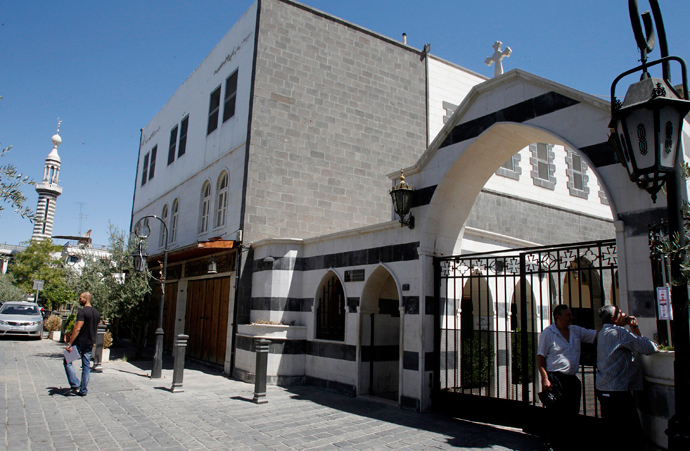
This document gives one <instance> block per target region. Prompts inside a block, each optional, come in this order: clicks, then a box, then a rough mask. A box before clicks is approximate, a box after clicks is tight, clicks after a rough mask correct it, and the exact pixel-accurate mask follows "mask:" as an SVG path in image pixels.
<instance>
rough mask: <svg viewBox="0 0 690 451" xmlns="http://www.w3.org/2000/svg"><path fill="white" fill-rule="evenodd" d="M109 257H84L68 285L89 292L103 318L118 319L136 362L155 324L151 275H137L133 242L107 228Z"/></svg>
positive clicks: (119, 232) (117, 230) (156, 305)
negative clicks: (129, 342)
mask: <svg viewBox="0 0 690 451" xmlns="http://www.w3.org/2000/svg"><path fill="white" fill-rule="evenodd" d="M109 233H110V237H109V245H108V247H109V251H110V253H111V254H110V256H109V257H98V256H96V255H93V254H91V255H89V254H87V253H86V254H85V255H84V256H83V262H84V266H82V267H81V269H80V270H78V269H76V268H75V269H74V270H71V271H70V275H69V277H68V280H69V285H70V287H71V289H72V290H73V291H74V292H82V291H89V292H90V293H91V294H92V295H93V301H92V302H93V305H94V307H96V308H97V309H98V310H99V311H100V312H101V315H102V317H104V318H109V319H110V320H113V321H114V320H119V323H120V327H121V328H124V329H125V330H126V332H127V333H128V334H129V336H130V337H131V338H132V342H133V344H134V348H135V356H134V358H135V359H138V358H140V357H141V351H142V350H143V347H144V345H145V343H146V338H147V337H148V331H149V327H150V324H151V323H152V322H153V321H155V319H156V314H157V312H158V304H157V303H156V302H155V300H154V299H152V290H151V287H150V286H149V280H150V273H149V272H148V270H147V271H146V272H142V273H139V272H136V271H135V270H134V266H133V262H132V252H134V250H135V248H136V239H131V238H129V237H128V236H127V234H126V233H125V232H124V231H120V230H119V229H118V228H117V227H115V226H113V225H111V226H110V231H109Z"/></svg>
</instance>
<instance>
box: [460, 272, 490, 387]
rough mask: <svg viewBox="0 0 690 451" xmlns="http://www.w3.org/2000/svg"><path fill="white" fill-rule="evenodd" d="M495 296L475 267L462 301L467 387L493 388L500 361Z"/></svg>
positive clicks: (462, 365)
mask: <svg viewBox="0 0 690 451" xmlns="http://www.w3.org/2000/svg"><path fill="white" fill-rule="evenodd" d="M496 330H497V327H496V315H495V310H494V296H493V294H492V293H491V290H490V288H489V284H488V282H487V280H486V278H485V277H484V276H483V275H482V274H481V272H480V271H479V270H476V269H475V270H473V273H472V275H471V276H470V278H469V279H468V280H467V281H466V282H465V284H464V286H463V288H462V301H461V302H460V341H461V347H460V359H459V360H460V377H461V384H462V387H463V388H469V389H473V390H476V389H478V390H482V391H483V390H488V391H489V392H493V391H494V390H495V386H494V384H493V383H492V381H493V374H494V373H495V365H496V342H497V337H496Z"/></svg>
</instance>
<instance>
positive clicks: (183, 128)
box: [177, 116, 189, 158]
mask: <svg viewBox="0 0 690 451" xmlns="http://www.w3.org/2000/svg"><path fill="white" fill-rule="evenodd" d="M188 125H189V116H187V117H185V118H184V119H182V123H181V124H180V145H179V146H177V158H180V157H181V156H182V155H184V153H185V151H186V150H187V126H188Z"/></svg>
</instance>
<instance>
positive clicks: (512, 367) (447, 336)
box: [433, 240, 618, 427]
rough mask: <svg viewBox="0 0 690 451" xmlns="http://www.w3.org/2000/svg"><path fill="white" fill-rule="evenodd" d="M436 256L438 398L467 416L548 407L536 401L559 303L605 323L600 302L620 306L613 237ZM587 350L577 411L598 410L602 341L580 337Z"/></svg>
mask: <svg viewBox="0 0 690 451" xmlns="http://www.w3.org/2000/svg"><path fill="white" fill-rule="evenodd" d="M434 263H435V264H434V271H435V277H436V299H435V300H436V306H437V310H436V312H435V337H434V338H435V340H436V342H435V352H436V356H435V357H436V360H435V362H436V372H435V380H434V391H433V404H434V408H436V409H437V410H439V411H444V412H446V413H450V414H452V415H454V416H458V417H462V418H468V419H478V420H480V421H486V420H490V421H492V422H503V423H506V424H511V425H516V426H520V427H525V426H527V425H526V424H525V423H526V422H529V421H530V418H531V417H530V415H529V413H530V412H531V413H535V414H539V413H538V411H540V412H543V409H538V411H537V409H536V407H540V402H539V398H538V396H537V393H538V392H539V390H540V380H539V373H538V371H537V365H536V353H537V344H538V341H539V335H540V333H541V332H542V330H543V329H544V328H545V327H547V326H548V325H549V324H551V322H552V319H551V312H552V310H553V307H555V306H556V305H558V304H567V305H569V306H570V308H571V310H572V311H573V314H574V316H575V324H577V325H580V326H582V327H586V328H588V329H595V328H598V329H600V328H601V323H600V320H599V317H598V315H597V310H598V309H599V307H600V306H601V305H604V304H607V303H613V304H616V305H618V280H617V259H616V242H615V240H607V241H594V242H586V243H575V244H567V245H560V246H558V247H554V246H548V247H538V248H527V249H514V250H506V251H499V252H491V253H481V254H470V255H458V256H453V257H443V258H436V259H435V262H434ZM585 346H588V347H585ZM582 351H583V352H582V358H581V361H580V372H579V377H580V380H581V381H582V383H583V391H582V393H583V394H582V404H581V408H580V413H581V414H583V415H584V416H585V417H591V418H598V416H599V414H598V405H597V402H596V398H595V395H594V367H595V365H596V356H595V351H596V349H595V348H594V346H593V345H583V350H582ZM583 415H581V416H583Z"/></svg>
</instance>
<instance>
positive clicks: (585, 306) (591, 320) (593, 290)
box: [563, 257, 605, 329]
mask: <svg viewBox="0 0 690 451" xmlns="http://www.w3.org/2000/svg"><path fill="white" fill-rule="evenodd" d="M602 288H603V287H602V283H601V275H600V274H599V271H597V269H596V268H595V267H594V266H593V265H592V262H591V261H589V260H588V259H587V258H586V257H579V258H577V259H576V260H574V261H573V262H572V263H571V264H570V266H569V267H568V272H567V273H566V275H565V277H564V279H563V303H564V304H566V305H569V306H570V310H571V311H572V312H573V316H574V318H575V324H577V325H578V326H581V327H585V328H587V329H595V328H597V327H598V328H601V320H600V319H599V315H598V314H597V312H598V311H599V308H601V306H602V305H604V303H605V299H604V293H603V290H602Z"/></svg>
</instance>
